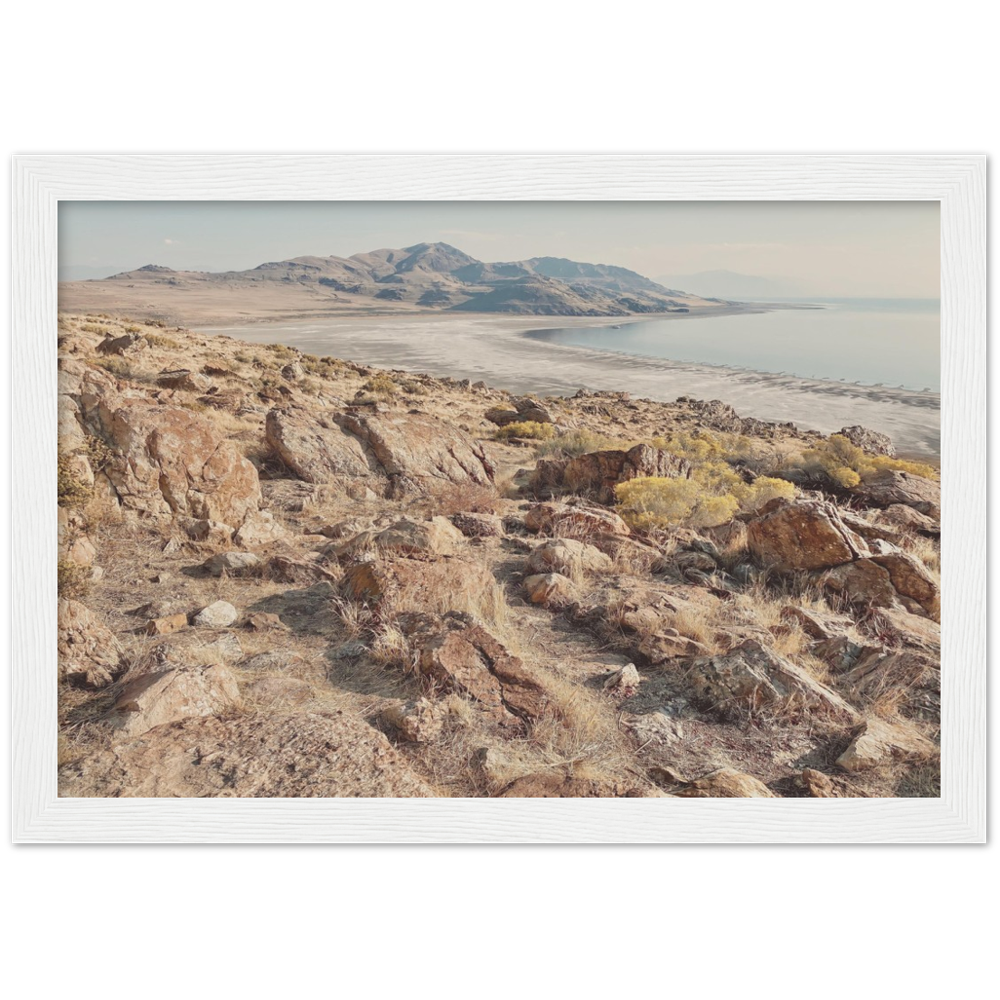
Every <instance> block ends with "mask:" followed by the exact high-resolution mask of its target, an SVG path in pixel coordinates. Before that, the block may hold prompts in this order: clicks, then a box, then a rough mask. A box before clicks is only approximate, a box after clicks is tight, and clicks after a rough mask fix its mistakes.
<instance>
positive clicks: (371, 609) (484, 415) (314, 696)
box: [58, 261, 940, 797]
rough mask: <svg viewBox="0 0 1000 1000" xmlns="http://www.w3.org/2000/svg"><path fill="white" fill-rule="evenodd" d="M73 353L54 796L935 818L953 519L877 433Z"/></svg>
mask: <svg viewBox="0 0 1000 1000" xmlns="http://www.w3.org/2000/svg"><path fill="white" fill-rule="evenodd" d="M396 263H397V262H393V261H387V262H386V264H385V266H387V267H388V266H393V267H395V265H396ZM371 266H374V264H372V265H371ZM415 266H416V265H414V267H415ZM433 266H434V267H437V266H439V263H438V262H436V261H435V262H433ZM461 266H462V267H465V266H468V265H465V264H463V265H461ZM394 273H395V272H394ZM59 347H60V361H59V369H60V370H59V392H60V395H59V404H60V409H59V418H60V457H59V498H58V499H59V527H60V562H59V588H60V601H59V682H60V689H59V690H60V699H59V701H60V718H59V748H60V749H59V762H60V771H59V787H60V791H61V794H63V795H69V796H206V795H211V796H215V795H225V796H507V797H537V796H548V797H551V796H610V797H613V796H681V797H685V796H695V797H712V796H756V797H806V796H819V797H847V796H927V795H936V794H938V737H939V721H940V714H939V708H940V664H939V654H940V631H939V625H938V616H939V590H938V585H939V577H938V564H939V534H940V530H939V516H940V515H939V507H938V504H939V488H938V484H937V482H936V480H935V474H934V472H933V470H931V469H929V468H924V467H918V466H914V465H911V464H909V463H905V462H901V461H898V460H896V459H895V458H894V457H893V453H892V445H891V442H889V441H888V440H887V439H885V438H884V437H882V436H881V435H879V434H877V433H874V432H871V431H866V430H865V429H864V428H858V427H854V428H845V430H844V432H843V433H842V434H840V435H834V436H832V437H830V438H821V437H820V436H818V435H815V434H806V433H800V432H798V431H797V430H796V429H795V428H794V427H792V426H791V425H781V426H776V425H772V424H767V423H762V422H760V421H756V420H753V419H749V418H742V417H740V416H739V415H737V414H736V413H735V412H733V410H732V409H731V408H730V407H728V406H726V405H725V404H723V403H720V402H718V401H713V402H708V403H706V402H700V401H697V400H693V399H687V398H682V399H680V400H678V401H676V402H675V403H656V402H650V401H647V400H641V399H638V400H636V399H630V398H629V397H628V396H627V395H624V394H602V393H586V392H583V391H581V392H580V393H578V394H577V395H576V396H574V397H573V398H570V399H561V398H555V399H535V398H531V397H525V398H517V397H511V396H510V395H509V394H507V393H505V392H502V391H499V390H495V389H491V388H490V387H488V386H487V385H485V384H484V383H476V384H469V383H468V382H463V383H459V382H455V381H453V380H449V379H437V378H434V377H432V376H429V375H413V374H407V373H403V372H393V371H378V370H375V369H370V368H364V367H360V366H358V365H355V364H352V363H350V362H346V361H342V360H338V359H335V358H318V357H313V356H308V355H302V354H299V353H298V352H296V351H294V350H292V349H289V348H286V347H283V346H281V345H273V346H271V347H266V348H264V347H259V346H258V347H255V346H252V345H249V344H245V343H241V342H239V341H236V340H232V339H230V338H227V337H223V336H217V337H205V336H201V335H197V334H193V333H191V332H189V331H186V330H183V329H169V330H168V329H166V328H164V327H163V326H162V325H156V324H147V323H139V322H133V321H126V320H119V319H114V318H109V317H108V316H72V315H66V316H63V317H62V318H61V321H60V333H59Z"/></svg>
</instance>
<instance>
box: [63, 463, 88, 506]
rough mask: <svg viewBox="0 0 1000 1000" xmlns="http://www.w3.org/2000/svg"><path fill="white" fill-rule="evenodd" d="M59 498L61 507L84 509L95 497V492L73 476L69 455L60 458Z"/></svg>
mask: <svg viewBox="0 0 1000 1000" xmlns="http://www.w3.org/2000/svg"><path fill="white" fill-rule="evenodd" d="M58 469H59V474H58V497H59V506H60V507H84V506H86V505H87V503H88V502H89V501H90V499H91V497H93V495H94V491H93V490H92V489H91V488H90V487H89V486H88V485H87V484H86V483H85V482H83V481H82V480H80V479H78V478H77V477H76V476H75V475H73V470H72V469H71V468H70V457H69V455H60V456H59V466H58Z"/></svg>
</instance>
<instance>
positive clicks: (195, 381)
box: [156, 368, 212, 392]
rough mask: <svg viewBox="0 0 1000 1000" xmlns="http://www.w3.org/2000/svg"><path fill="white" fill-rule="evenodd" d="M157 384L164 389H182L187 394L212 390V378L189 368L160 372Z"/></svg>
mask: <svg viewBox="0 0 1000 1000" xmlns="http://www.w3.org/2000/svg"><path fill="white" fill-rule="evenodd" d="M156 384H157V385H158V386H160V387H161V388H163V389H181V390H183V391H185V392H208V390H209V389H211V388H212V380H211V379H210V378H206V377H205V376H204V375H199V374H198V373H197V372H193V371H190V370H189V369H187V368H177V369H175V370H173V371H164V372H160V374H159V375H157V376H156Z"/></svg>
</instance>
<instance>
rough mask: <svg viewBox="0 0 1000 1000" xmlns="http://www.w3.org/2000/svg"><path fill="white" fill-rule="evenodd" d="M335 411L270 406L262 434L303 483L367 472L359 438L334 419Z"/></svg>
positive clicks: (360, 474)
mask: <svg viewBox="0 0 1000 1000" xmlns="http://www.w3.org/2000/svg"><path fill="white" fill-rule="evenodd" d="M336 415H337V414H336V413H335V412H333V411H327V410H322V409H319V408H305V407H286V408H283V409H274V410H271V411H270V412H269V413H268V415H267V418H266V420H265V423H264V438H265V440H266V442H267V444H268V445H269V446H270V447H271V449H272V451H273V452H274V453H275V455H276V456H277V457H278V458H279V459H280V460H281V461H282V462H283V463H284V464H285V465H286V466H287V467H288V468H289V469H291V471H292V472H294V473H295V475H297V476H298V477H299V479H303V480H305V482H307V483H325V482H329V481H330V480H331V479H333V478H335V477H337V476H367V475H370V474H371V473H372V472H373V463H371V462H369V460H368V456H367V455H366V454H365V449H364V447H363V446H362V444H361V442H360V441H359V440H358V438H357V437H355V436H354V435H353V434H351V433H349V432H348V431H347V430H345V429H344V428H343V427H341V426H340V424H338V423H337V421H336V419H335V418H336Z"/></svg>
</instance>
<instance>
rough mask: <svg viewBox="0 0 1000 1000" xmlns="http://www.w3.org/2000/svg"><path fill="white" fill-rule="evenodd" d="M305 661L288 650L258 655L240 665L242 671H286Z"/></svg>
mask: <svg viewBox="0 0 1000 1000" xmlns="http://www.w3.org/2000/svg"><path fill="white" fill-rule="evenodd" d="M302 663H305V660H303V659H302V657H301V656H299V654H298V653H296V652H294V651H293V650H290V649H279V650H273V651H271V652H268V653H258V654H257V655H256V656H251V657H249V658H247V659H246V660H243V661H242V662H241V663H240V668H241V669H242V670H287V669H288V668H289V667H295V666H299V665H300V664H302Z"/></svg>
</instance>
